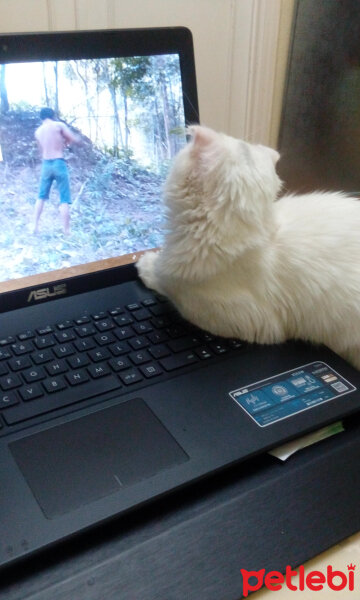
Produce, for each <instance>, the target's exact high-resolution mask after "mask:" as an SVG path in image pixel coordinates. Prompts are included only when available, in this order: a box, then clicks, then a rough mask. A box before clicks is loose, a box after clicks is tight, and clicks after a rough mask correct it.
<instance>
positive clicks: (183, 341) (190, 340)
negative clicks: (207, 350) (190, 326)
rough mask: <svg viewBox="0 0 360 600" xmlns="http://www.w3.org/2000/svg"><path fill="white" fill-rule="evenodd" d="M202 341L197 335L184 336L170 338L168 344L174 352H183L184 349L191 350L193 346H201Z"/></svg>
mask: <svg viewBox="0 0 360 600" xmlns="http://www.w3.org/2000/svg"><path fill="white" fill-rule="evenodd" d="M200 344H201V341H200V339H199V338H197V337H189V336H186V337H182V338H178V339H176V340H170V341H169V342H168V344H167V345H168V346H169V348H170V350H172V352H183V351H184V350H191V349H192V348H196V347H197V346H200Z"/></svg>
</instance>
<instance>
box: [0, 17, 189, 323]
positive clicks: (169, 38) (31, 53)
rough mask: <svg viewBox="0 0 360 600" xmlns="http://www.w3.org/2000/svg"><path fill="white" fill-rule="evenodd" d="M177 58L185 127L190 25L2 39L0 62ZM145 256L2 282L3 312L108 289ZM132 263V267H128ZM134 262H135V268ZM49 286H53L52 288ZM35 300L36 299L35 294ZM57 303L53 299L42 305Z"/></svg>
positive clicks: (131, 273) (128, 275) (133, 271)
mask: <svg viewBox="0 0 360 600" xmlns="http://www.w3.org/2000/svg"><path fill="white" fill-rule="evenodd" d="M172 53H174V54H178V56H179V61H180V72H181V80H182V86H183V98H184V115H185V123H186V125H189V124H193V123H198V122H199V106H198V98H197V89H196V72H195V61H194V48H193V39H192V34H191V32H190V30H189V29H187V28H186V27H160V28H146V29H111V30H96V31H93V30H92V31H70V32H54V33H53V32H51V33H21V34H6V35H1V36H0V64H1V63H21V62H35V61H39V62H40V61H47V60H49V61H51V60H69V59H75V60H76V59H85V58H97V57H102V58H112V57H117V56H118V57H126V56H151V55H156V54H172ZM140 255H141V253H140V252H139V253H136V254H130V255H124V256H119V257H117V258H111V259H107V260H103V261H97V262H96V263H88V264H85V265H78V266H75V267H69V268H65V269H60V270H56V271H48V272H45V273H40V274H39V275H32V276H29V277H22V278H19V279H13V280H8V281H6V282H3V283H1V284H0V312H5V311H7V310H11V309H14V308H15V307H16V308H20V307H21V306H27V305H29V301H28V298H29V296H30V295H31V291H32V290H33V289H39V288H40V289H41V290H43V289H49V290H51V289H52V288H51V285H52V284H53V283H56V284H62V283H66V290H67V292H66V295H67V296H68V295H72V294H77V293H81V292H82V291H85V290H87V289H89V287H91V288H92V289H94V288H96V287H105V286H107V285H112V284H114V283H118V282H119V281H120V280H123V279H124V280H128V279H129V278H130V279H131V278H134V277H135V276H136V269H135V267H134V262H135V261H136V260H137V259H138V258H139V256H140ZM129 263H130V264H129ZM131 263H133V264H131ZM49 286H50V287H49ZM33 296H34V295H33ZM52 299H54V298H53V297H52V296H51V295H49V297H45V295H44V298H43V299H42V300H41V303H42V302H47V301H51V300H52Z"/></svg>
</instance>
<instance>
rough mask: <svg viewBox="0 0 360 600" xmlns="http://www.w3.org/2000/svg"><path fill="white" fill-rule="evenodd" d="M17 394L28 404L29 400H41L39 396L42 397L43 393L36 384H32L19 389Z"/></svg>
mask: <svg viewBox="0 0 360 600" xmlns="http://www.w3.org/2000/svg"><path fill="white" fill-rule="evenodd" d="M19 394H20V396H21V397H22V399H23V400H24V401H25V402H28V401H29V400H35V399H36V398H41V396H43V395H44V392H43V390H42V389H41V387H40V385H39V384H38V383H34V384H33V385H28V386H26V387H23V388H21V389H20V390H19Z"/></svg>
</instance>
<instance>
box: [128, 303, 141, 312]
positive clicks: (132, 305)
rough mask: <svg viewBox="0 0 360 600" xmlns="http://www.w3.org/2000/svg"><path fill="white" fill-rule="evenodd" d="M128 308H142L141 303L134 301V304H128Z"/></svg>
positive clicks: (131, 309)
mask: <svg viewBox="0 0 360 600" xmlns="http://www.w3.org/2000/svg"><path fill="white" fill-rule="evenodd" d="M126 308H127V309H128V310H130V311H133V310H138V309H139V308H141V305H140V304H139V303H138V302H133V303H132V304H127V306H126Z"/></svg>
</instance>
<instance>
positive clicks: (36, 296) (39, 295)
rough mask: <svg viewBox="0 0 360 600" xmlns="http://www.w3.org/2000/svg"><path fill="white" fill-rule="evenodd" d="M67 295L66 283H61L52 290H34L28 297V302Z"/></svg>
mask: <svg viewBox="0 0 360 600" xmlns="http://www.w3.org/2000/svg"><path fill="white" fill-rule="evenodd" d="M66 293H67V289H66V283H59V284H58V285H54V286H53V287H52V288H50V287H46V288H39V289H38V290H32V291H31V292H30V294H29V296H28V299H27V301H28V302H31V301H32V300H36V301H38V300H46V298H52V297H53V296H62V295H63V294H66Z"/></svg>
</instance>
